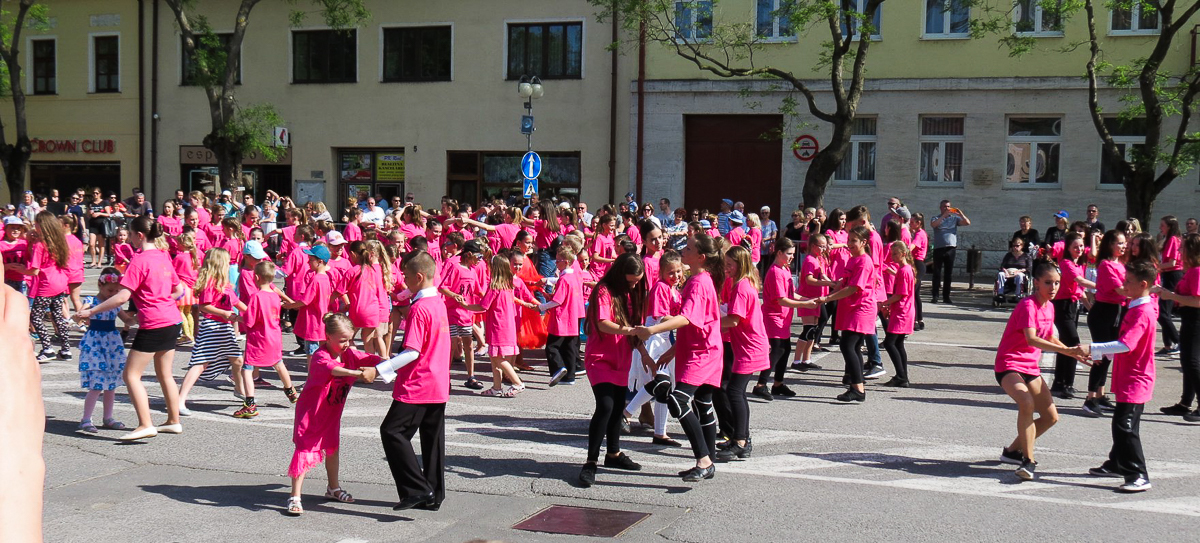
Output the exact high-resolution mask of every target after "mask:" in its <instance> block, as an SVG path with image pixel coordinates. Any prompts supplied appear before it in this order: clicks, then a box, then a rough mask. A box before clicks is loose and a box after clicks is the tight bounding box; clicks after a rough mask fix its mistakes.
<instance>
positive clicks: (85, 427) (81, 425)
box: [75, 421, 100, 434]
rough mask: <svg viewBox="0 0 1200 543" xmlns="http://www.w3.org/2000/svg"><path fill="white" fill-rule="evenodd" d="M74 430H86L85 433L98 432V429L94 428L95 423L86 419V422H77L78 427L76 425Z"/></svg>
mask: <svg viewBox="0 0 1200 543" xmlns="http://www.w3.org/2000/svg"><path fill="white" fill-rule="evenodd" d="M75 431H76V432H86V433H89V434H98V433H100V430H97V429H96V425H95V424H92V423H91V421H88V422H81V423H79V427H78V428H76V429H75Z"/></svg>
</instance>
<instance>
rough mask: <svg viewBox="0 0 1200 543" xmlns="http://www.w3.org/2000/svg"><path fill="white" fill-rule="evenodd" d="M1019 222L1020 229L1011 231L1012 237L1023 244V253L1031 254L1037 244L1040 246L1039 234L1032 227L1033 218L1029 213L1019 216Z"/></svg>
mask: <svg viewBox="0 0 1200 543" xmlns="http://www.w3.org/2000/svg"><path fill="white" fill-rule="evenodd" d="M1019 224H1020V225H1021V229H1020V230H1017V231H1016V232H1013V235H1012V239H1014V240H1015V239H1019V240H1021V241H1022V242H1024V244H1025V247H1024V249H1025V253H1027V254H1033V252H1034V251H1035V250H1037V248H1038V247H1039V246H1041V240H1042V238H1041V236H1039V235H1038V231H1037V230H1034V229H1033V218H1032V217H1030V216H1029V215H1025V216H1024V217H1021V219H1020V221H1019Z"/></svg>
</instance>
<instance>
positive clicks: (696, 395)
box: [675, 383, 718, 460]
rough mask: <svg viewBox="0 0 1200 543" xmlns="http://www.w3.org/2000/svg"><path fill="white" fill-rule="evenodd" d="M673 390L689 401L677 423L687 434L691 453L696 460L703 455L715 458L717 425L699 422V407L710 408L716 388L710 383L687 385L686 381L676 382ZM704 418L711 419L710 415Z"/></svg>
mask: <svg viewBox="0 0 1200 543" xmlns="http://www.w3.org/2000/svg"><path fill="white" fill-rule="evenodd" d="M675 390H676V391H677V392H682V393H684V394H686V395H687V396H688V397H689V398H691V401H690V402H689V403H690V404H691V409H688V412H687V414H685V415H684V416H682V417H680V419H679V425H680V426H683V433H684V434H685V435H687V438H688V443H690V444H691V446H692V455H693V456H695V457H696V460H699V459H701V458H704V457H705V456H708V457H712V458H711V459H712V460H716V458H715V455H716V452H717V425H716V424H703V425H702V424H701V423H700V413H699V410H700V409H712V401H713V393H714V392H716V391H717V390H718V389H717V387H715V386H712V385H700V386H696V385H689V384H687V383H676V384H675ZM705 418H706V420H708V419H711V415H710V416H706V417H705Z"/></svg>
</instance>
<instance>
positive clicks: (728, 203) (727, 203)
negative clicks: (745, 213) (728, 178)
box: [721, 198, 733, 207]
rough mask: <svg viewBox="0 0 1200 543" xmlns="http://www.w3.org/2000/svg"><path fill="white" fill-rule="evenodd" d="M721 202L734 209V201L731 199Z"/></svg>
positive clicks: (723, 199) (724, 199)
mask: <svg viewBox="0 0 1200 543" xmlns="http://www.w3.org/2000/svg"><path fill="white" fill-rule="evenodd" d="M721 201H722V202H725V205H727V206H729V207H733V200H730V199H729V198H722V199H721Z"/></svg>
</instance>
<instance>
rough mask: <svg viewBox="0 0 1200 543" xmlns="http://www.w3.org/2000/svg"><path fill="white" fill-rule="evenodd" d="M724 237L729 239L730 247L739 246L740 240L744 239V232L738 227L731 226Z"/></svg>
mask: <svg viewBox="0 0 1200 543" xmlns="http://www.w3.org/2000/svg"><path fill="white" fill-rule="evenodd" d="M725 237H726V238H728V239H729V243H730V244H731V245H740V244H741V243H742V238H745V237H746V232H745V231H744V230H742V227H740V226H731V227H729V233H728V234H725Z"/></svg>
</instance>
